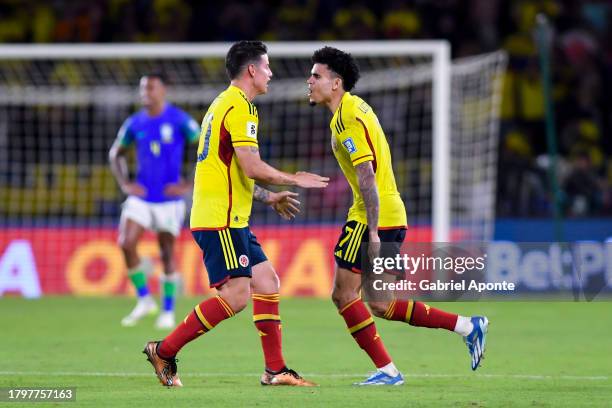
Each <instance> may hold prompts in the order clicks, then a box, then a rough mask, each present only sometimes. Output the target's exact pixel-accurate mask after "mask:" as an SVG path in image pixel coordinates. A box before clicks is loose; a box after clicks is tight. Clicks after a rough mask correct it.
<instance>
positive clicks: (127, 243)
mask: <svg viewBox="0 0 612 408" xmlns="http://www.w3.org/2000/svg"><path fill="white" fill-rule="evenodd" d="M118 244H119V247H120V248H121V250H122V251H123V253H124V254H132V253H135V252H136V241H134V240H130V239H126V238H123V237H120V238H119V241H118Z"/></svg>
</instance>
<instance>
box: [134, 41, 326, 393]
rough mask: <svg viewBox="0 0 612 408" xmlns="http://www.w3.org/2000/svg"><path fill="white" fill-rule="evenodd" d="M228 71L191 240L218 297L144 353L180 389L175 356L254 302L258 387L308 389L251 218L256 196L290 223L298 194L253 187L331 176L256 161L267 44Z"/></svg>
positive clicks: (322, 181) (244, 50) (206, 137)
mask: <svg viewBox="0 0 612 408" xmlns="http://www.w3.org/2000/svg"><path fill="white" fill-rule="evenodd" d="M225 66H226V68H227V73H228V76H229V78H230V81H231V82H230V86H229V87H228V88H227V90H225V91H224V92H222V93H221V94H220V95H219V96H218V97H217V98H216V99H215V100H214V102H213V103H212V105H211V106H210V108H209V109H208V111H207V112H206V115H205V116H204V120H203V122H202V132H201V134H200V141H199V146H198V155H197V164H196V174H195V180H194V190H193V205H192V209H191V230H192V235H193V237H194V239H195V241H196V242H197V244H198V246H199V247H200V248H201V249H202V252H203V253H204V264H205V265H206V271H207V273H208V278H209V282H210V286H211V287H214V288H216V289H217V296H214V297H212V298H210V299H207V300H204V301H203V302H201V303H200V304H198V305H196V307H195V308H194V310H193V312H191V313H190V314H189V315H188V316H187V317H185V320H183V322H182V323H181V324H180V325H178V326H177V327H176V328H175V329H174V331H172V333H170V334H169V335H168V336H167V337H166V338H165V339H163V340H162V341H159V342H156V341H151V342H148V343H147V344H146V346H145V350H144V352H145V353H146V354H147V357H148V360H149V361H150V362H151V364H152V365H153V367H154V369H155V373H156V374H157V377H158V379H159V380H160V382H161V383H162V385H165V386H181V385H182V383H181V380H180V379H179V377H178V375H177V367H176V359H175V356H176V354H177V353H178V352H179V350H180V349H181V348H182V347H183V346H184V345H185V344H187V343H189V342H190V341H192V340H195V339H196V338H197V337H199V336H200V335H202V334H204V333H207V332H209V331H211V330H212V329H213V328H214V327H215V326H216V325H217V324H219V323H220V322H221V321H223V320H225V319H228V318H231V317H233V316H234V315H235V314H236V313H238V312H240V311H241V310H243V309H244V308H245V307H246V304H247V302H248V299H249V297H251V298H252V300H253V321H254V323H255V327H256V328H257V332H258V333H259V334H260V340H261V345H262V349H263V352H264V362H265V371H264V373H263V375H262V376H261V380H260V382H261V384H262V385H294V386H311V385H314V384H313V383H311V382H309V381H307V380H304V379H303V378H302V377H300V376H299V375H298V374H297V373H296V372H295V371H293V370H291V369H289V368H287V366H286V365H285V360H284V358H283V353H282V344H281V331H280V330H281V324H280V314H279V306H278V303H279V297H280V296H279V293H278V292H279V279H278V276H277V275H276V272H275V271H274V267H273V266H272V264H271V263H270V261H268V259H267V258H266V255H265V254H264V251H263V249H262V248H261V246H260V245H259V242H257V238H256V237H255V235H253V233H252V232H251V231H250V229H249V226H248V221H249V216H250V214H251V205H252V202H253V198H254V197H255V198H256V199H258V200H260V201H263V202H265V203H267V204H269V205H270V206H272V207H273V208H274V209H275V210H276V211H277V212H278V213H279V214H280V215H281V216H283V217H284V218H293V217H294V216H295V213H296V212H297V211H298V208H297V207H296V206H297V205H299V202H298V201H297V200H296V199H295V198H294V197H295V196H296V195H297V194H295V193H292V192H288V191H284V192H280V193H273V192H271V191H268V190H265V189H263V188H261V187H258V186H256V185H255V181H259V182H263V183H266V184H275V185H292V186H298V187H303V188H323V187H325V186H326V185H327V181H328V178H326V177H321V176H319V175H317V174H311V173H305V172H298V173H296V174H289V173H285V172H282V171H280V170H277V169H275V168H274V167H272V166H270V165H268V164H266V163H265V162H264V161H263V160H261V158H260V156H259V148H258V145H257V128H258V115H257V109H256V108H255V106H254V105H253V104H252V103H251V101H252V100H253V99H254V98H255V97H256V96H257V95H261V94H264V93H266V92H267V91H268V82H270V79H271V78H272V70H271V69H270V64H269V60H268V54H267V48H266V46H265V45H264V44H263V43H261V42H259V41H240V42H238V43H236V44H234V45H232V47H231V48H230V49H229V51H228V53H227V56H226V58H225ZM236 340H237V341H238V339H236ZM221 354H223V353H221ZM213 355H215V356H218V355H219V354H218V353H216V354H211V357H212V356H213ZM216 360H218V359H216Z"/></svg>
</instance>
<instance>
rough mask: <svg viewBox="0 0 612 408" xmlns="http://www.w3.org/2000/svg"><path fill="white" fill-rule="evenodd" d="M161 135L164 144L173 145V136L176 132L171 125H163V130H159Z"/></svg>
mask: <svg viewBox="0 0 612 408" xmlns="http://www.w3.org/2000/svg"><path fill="white" fill-rule="evenodd" d="M159 133H160V134H161V140H162V143H172V134H173V133H174V130H173V129H172V125H171V124H169V123H164V124H162V125H161V128H160V129H159Z"/></svg>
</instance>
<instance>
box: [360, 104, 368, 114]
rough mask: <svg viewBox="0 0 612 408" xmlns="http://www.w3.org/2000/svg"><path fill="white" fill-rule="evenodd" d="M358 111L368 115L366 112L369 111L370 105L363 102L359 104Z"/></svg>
mask: <svg viewBox="0 0 612 408" xmlns="http://www.w3.org/2000/svg"><path fill="white" fill-rule="evenodd" d="M359 110H360V111H362V112H363V113H368V111H369V110H370V105H368V104H367V103H365V102H361V104H360V105H359Z"/></svg>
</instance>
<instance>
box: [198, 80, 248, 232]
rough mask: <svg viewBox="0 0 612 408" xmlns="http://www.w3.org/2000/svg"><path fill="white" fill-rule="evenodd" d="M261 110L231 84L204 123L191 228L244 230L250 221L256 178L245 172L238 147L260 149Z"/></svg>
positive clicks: (218, 97) (211, 108)
mask: <svg viewBox="0 0 612 408" xmlns="http://www.w3.org/2000/svg"><path fill="white" fill-rule="evenodd" d="M258 123H259V121H258V116H257V109H256V108H255V106H254V105H253V104H251V103H250V102H249V100H248V99H247V97H246V95H245V94H244V92H242V90H241V89H240V88H238V87H235V86H232V85H230V86H229V88H227V89H226V90H225V91H223V92H222V93H221V94H220V95H219V96H217V98H216V99H215V100H214V101H213V103H212V104H211V105H210V107H209V108H208V111H207V112H206V115H205V116H204V119H203V120H202V132H201V133H200V141H199V144H198V156H197V164H196V170H195V180H194V187H193V204H192V207H191V219H190V223H191V229H192V230H205V229H224V228H227V227H232V228H242V227H246V226H247V225H248V223H249V216H250V215H251V206H252V204H253V188H254V184H255V182H254V180H253V179H250V178H248V177H247V176H246V174H244V172H243V171H242V169H241V168H240V166H239V165H238V160H237V158H236V155H235V153H234V147H238V146H253V147H257V146H258V144H257V127H258Z"/></svg>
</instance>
